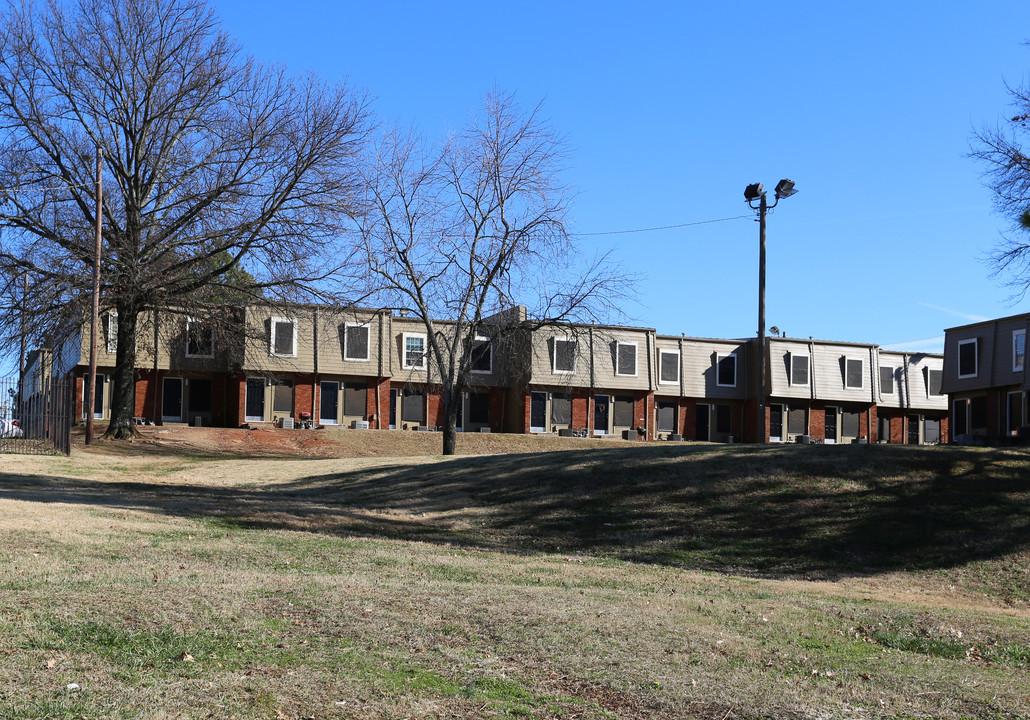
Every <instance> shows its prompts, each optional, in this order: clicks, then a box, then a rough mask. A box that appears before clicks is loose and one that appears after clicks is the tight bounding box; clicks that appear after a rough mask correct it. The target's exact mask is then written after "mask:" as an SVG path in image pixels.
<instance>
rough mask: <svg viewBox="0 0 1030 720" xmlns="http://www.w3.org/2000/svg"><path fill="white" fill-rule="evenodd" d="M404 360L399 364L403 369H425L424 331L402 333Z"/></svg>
mask: <svg viewBox="0 0 1030 720" xmlns="http://www.w3.org/2000/svg"><path fill="white" fill-rule="evenodd" d="M403 340H404V360H403V362H402V363H401V366H402V367H403V368H404V369H405V370H425V367H426V336H425V334H424V333H404V335H403Z"/></svg>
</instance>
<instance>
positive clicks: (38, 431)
mask: <svg viewBox="0 0 1030 720" xmlns="http://www.w3.org/2000/svg"><path fill="white" fill-rule="evenodd" d="M27 385H28V384H27V383H26V386H22V385H21V384H20V383H19V382H18V380H17V378H0V453H24V454H30V455H51V454H57V453H64V454H65V455H67V454H69V453H70V452H71V429H72V415H73V412H74V403H73V402H72V392H71V386H70V384H69V382H68V381H67V380H49V379H48V380H43V381H42V382H40V383H37V384H36V387H31V388H30V387H27Z"/></svg>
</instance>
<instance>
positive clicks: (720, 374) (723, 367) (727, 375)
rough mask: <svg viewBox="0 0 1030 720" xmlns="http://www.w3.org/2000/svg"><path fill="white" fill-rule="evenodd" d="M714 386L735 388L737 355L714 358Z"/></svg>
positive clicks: (731, 354)
mask: <svg viewBox="0 0 1030 720" xmlns="http://www.w3.org/2000/svg"><path fill="white" fill-rule="evenodd" d="M715 384H716V385H717V386H719V387H737V355H736V354H735V353H730V354H729V355H719V354H717V355H716V356H715Z"/></svg>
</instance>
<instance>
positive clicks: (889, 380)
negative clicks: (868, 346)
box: [880, 365, 894, 395]
mask: <svg viewBox="0 0 1030 720" xmlns="http://www.w3.org/2000/svg"><path fill="white" fill-rule="evenodd" d="M880 394H881V395H893V394H894V368H893V367H891V366H889V365H881V366H880Z"/></svg>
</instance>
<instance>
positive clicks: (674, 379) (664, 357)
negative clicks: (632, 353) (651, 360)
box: [658, 350, 680, 385]
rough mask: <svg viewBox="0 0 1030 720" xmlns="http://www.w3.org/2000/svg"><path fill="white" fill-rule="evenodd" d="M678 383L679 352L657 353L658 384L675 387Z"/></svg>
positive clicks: (662, 351) (666, 351)
mask: <svg viewBox="0 0 1030 720" xmlns="http://www.w3.org/2000/svg"><path fill="white" fill-rule="evenodd" d="M679 381H680V354H679V350H659V351H658V382H659V383H661V384H662V385H675V384H677V383H679Z"/></svg>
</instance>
